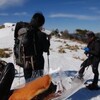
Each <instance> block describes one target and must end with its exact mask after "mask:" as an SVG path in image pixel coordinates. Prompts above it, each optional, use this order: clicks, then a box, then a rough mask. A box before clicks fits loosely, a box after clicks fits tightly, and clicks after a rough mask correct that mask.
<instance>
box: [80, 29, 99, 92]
mask: <svg viewBox="0 0 100 100" xmlns="http://www.w3.org/2000/svg"><path fill="white" fill-rule="evenodd" d="M86 36H87V40H88V45H87V47H86V48H84V50H85V52H84V53H85V54H86V55H87V59H86V60H85V61H84V62H83V63H82V64H81V69H80V70H79V77H83V73H84V71H85V68H86V67H88V66H89V65H91V67H92V72H93V73H94V78H93V82H92V84H90V85H89V86H88V88H89V89H91V90H92V89H96V88H98V79H99V72H98V66H99V62H100V39H99V38H97V37H96V36H95V34H94V33H93V32H92V31H89V32H87V34H86Z"/></svg>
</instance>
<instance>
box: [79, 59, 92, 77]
mask: <svg viewBox="0 0 100 100" xmlns="http://www.w3.org/2000/svg"><path fill="white" fill-rule="evenodd" d="M89 65H91V59H89V58H87V59H86V60H85V61H84V62H83V63H82V64H81V68H80V70H79V72H78V73H79V75H80V76H83V73H84V71H85V68H86V67H87V66H89Z"/></svg>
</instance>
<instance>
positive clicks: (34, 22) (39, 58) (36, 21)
mask: <svg viewBox="0 0 100 100" xmlns="http://www.w3.org/2000/svg"><path fill="white" fill-rule="evenodd" d="M44 23H45V18H44V16H43V14H42V13H35V14H34V15H33V17H32V19H31V22H30V23H29V28H28V34H27V37H29V39H28V42H29V43H28V45H27V46H26V44H25V46H26V48H25V49H27V50H25V51H28V52H25V55H26V56H27V55H28V56H29V55H33V61H32V60H31V59H28V58H26V61H28V63H26V66H25V68H24V76H25V80H26V81H27V80H28V79H30V78H31V77H32V78H33V79H35V78H36V77H38V76H42V75H43V70H44V57H43V52H48V51H49V47H50V41H49V40H50V37H49V35H47V34H46V33H44V32H42V31H41V28H42V26H43V24H44ZM25 41H27V40H25ZM25 41H24V42H25ZM33 51H34V52H33ZM30 60H31V64H30V63H29V62H30ZM28 81H29V80H28Z"/></svg>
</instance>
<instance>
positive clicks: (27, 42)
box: [14, 22, 35, 68]
mask: <svg viewBox="0 0 100 100" xmlns="http://www.w3.org/2000/svg"><path fill="white" fill-rule="evenodd" d="M29 31H30V28H29V23H26V22H18V23H17V24H16V27H15V33H14V37H15V44H14V56H15V63H16V65H19V66H20V67H26V66H29V65H28V64H31V66H32V68H33V67H34V65H33V55H34V45H35V43H33V41H34V38H33V36H30V34H29V33H30V32H29Z"/></svg>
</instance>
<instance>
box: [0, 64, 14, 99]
mask: <svg viewBox="0 0 100 100" xmlns="http://www.w3.org/2000/svg"><path fill="white" fill-rule="evenodd" d="M14 76H15V68H14V65H13V64H12V63H8V64H7V66H6V67H5V69H4V71H3V72H2V75H1V76H0V100H8V96H9V93H10V89H11V85H12V82H13V79H14Z"/></svg>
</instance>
